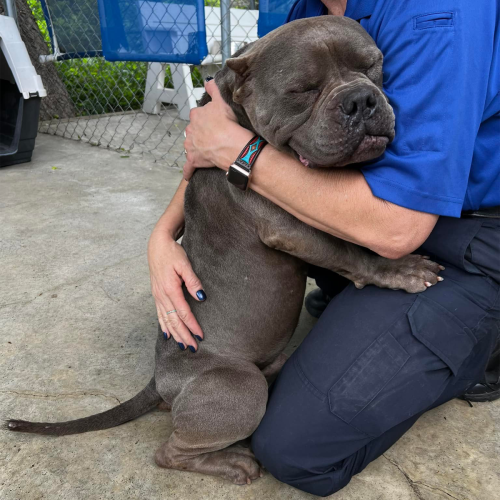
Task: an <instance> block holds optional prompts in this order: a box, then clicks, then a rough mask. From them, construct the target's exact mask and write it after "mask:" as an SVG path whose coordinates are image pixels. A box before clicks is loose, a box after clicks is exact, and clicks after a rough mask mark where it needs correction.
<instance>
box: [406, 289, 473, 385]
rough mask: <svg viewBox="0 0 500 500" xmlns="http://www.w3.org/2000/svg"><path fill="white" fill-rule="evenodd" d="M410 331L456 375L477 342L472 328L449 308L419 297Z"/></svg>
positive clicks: (411, 316)
mask: <svg viewBox="0 0 500 500" xmlns="http://www.w3.org/2000/svg"><path fill="white" fill-rule="evenodd" d="M408 320H409V321H410V327H411V331H412V334H413V336H414V337H416V338H417V339H418V340H419V341H420V342H422V344H424V345H425V346H426V347H427V348H428V349H430V350H431V351H432V352H433V353H434V354H435V355H436V356H438V357H439V358H440V359H442V360H443V361H444V362H445V363H446V364H447V365H448V366H449V368H450V370H451V371H452V372H453V375H457V373H458V371H459V369H460V366H462V363H463V362H464V361H465V359H466V358H467V357H468V356H469V355H470V354H471V352H472V350H473V349H474V346H475V345H476V343H477V339H476V337H475V335H474V333H473V332H472V330H471V329H470V328H468V327H467V326H466V325H465V324H464V323H463V322H462V321H461V320H460V319H459V318H457V317H456V316H455V315H454V314H452V313H451V312H450V311H448V309H446V308H445V307H443V306H441V305H440V304H438V303H437V302H434V301H432V300H430V299H427V298H426V297H424V296H423V295H419V296H418V297H417V300H416V301H415V303H414V304H413V306H412V307H411V309H410V310H409V311H408Z"/></svg>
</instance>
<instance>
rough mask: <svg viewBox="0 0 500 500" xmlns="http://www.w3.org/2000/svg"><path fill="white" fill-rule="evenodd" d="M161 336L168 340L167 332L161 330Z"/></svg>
mask: <svg viewBox="0 0 500 500" xmlns="http://www.w3.org/2000/svg"><path fill="white" fill-rule="evenodd" d="M163 336H164V337H165V340H168V335H167V332H163Z"/></svg>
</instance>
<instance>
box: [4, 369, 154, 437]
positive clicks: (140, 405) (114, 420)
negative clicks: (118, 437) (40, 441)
mask: <svg viewBox="0 0 500 500" xmlns="http://www.w3.org/2000/svg"><path fill="white" fill-rule="evenodd" d="M161 401H162V398H161V396H160V395H159V394H158V393H157V392H156V384H155V379H154V378H153V379H151V382H149V384H148V385H147V386H146V387H145V388H144V389H143V390H142V391H141V392H139V393H138V394H136V395H135V396H134V397H133V398H132V399H129V400H128V401H125V402H124V403H121V404H120V405H118V406H115V407H114V408H111V409H110V410H107V411H104V412H102V413H97V414H96V415H91V416H90V417H85V418H79V419H77V420H70V421H68V422H55V423H44V422H26V421H25V420H7V422H6V423H5V428H6V429H8V430H9V431H14V432H30V433H33V434H46V435H50V436H66V435H68V434H81V433H82V432H90V431H100V430H102V429H109V428H110V427H116V426H117V425H121V424H124V423H125V422H129V421H130V420H134V419H135V418H137V417H140V416H141V415H144V413H147V412H148V411H149V410H152V409H153V408H154V407H155V406H157V405H158V404H159V403H161Z"/></svg>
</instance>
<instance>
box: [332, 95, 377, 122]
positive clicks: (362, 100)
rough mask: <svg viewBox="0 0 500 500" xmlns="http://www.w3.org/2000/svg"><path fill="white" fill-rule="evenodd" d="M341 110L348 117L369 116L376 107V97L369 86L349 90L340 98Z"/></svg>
mask: <svg viewBox="0 0 500 500" xmlns="http://www.w3.org/2000/svg"><path fill="white" fill-rule="evenodd" d="M341 108H342V112H343V113H344V114H345V115H347V116H348V117H349V118H351V119H354V118H361V117H363V118H364V119H365V120H366V119H367V118H370V116H372V115H373V113H374V112H375V110H376V109H377V97H376V95H375V92H374V91H373V90H372V89H370V88H360V89H355V90H353V91H352V92H349V93H348V94H347V95H346V96H345V97H344V99H343V100H342V105H341Z"/></svg>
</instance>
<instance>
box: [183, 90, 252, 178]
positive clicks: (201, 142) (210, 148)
mask: <svg viewBox="0 0 500 500" xmlns="http://www.w3.org/2000/svg"><path fill="white" fill-rule="evenodd" d="M205 90H206V91H207V92H208V94H210V97H212V101H211V102H209V103H208V104H205V106H203V107H201V108H194V109H192V110H191V113H190V114H189V120H190V123H189V125H188V126H187V127H186V140H185V141H184V149H185V150H186V163H185V165H184V179H186V180H189V179H190V178H191V176H192V175H193V172H194V171H195V169H196V168H202V167H214V166H217V167H219V168H222V169H224V170H227V169H228V168H229V165H231V163H232V162H233V161H234V160H235V159H236V157H237V156H238V154H239V152H240V151H241V150H242V149H243V147H244V146H245V144H246V143H247V142H248V141H249V140H250V139H251V138H252V137H253V134H252V132H250V131H249V130H247V129H244V128H243V127H241V126H240V125H239V124H238V122H237V120H236V115H235V114H234V113H233V110H232V109H231V108H230V107H229V105H228V104H226V102H225V101H224V100H223V99H222V96H221V95H220V92H219V89H218V88H217V85H216V84H215V80H210V81H209V82H206V83H205ZM235 147H236V149H235ZM235 150H237V152H236V153H235Z"/></svg>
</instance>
